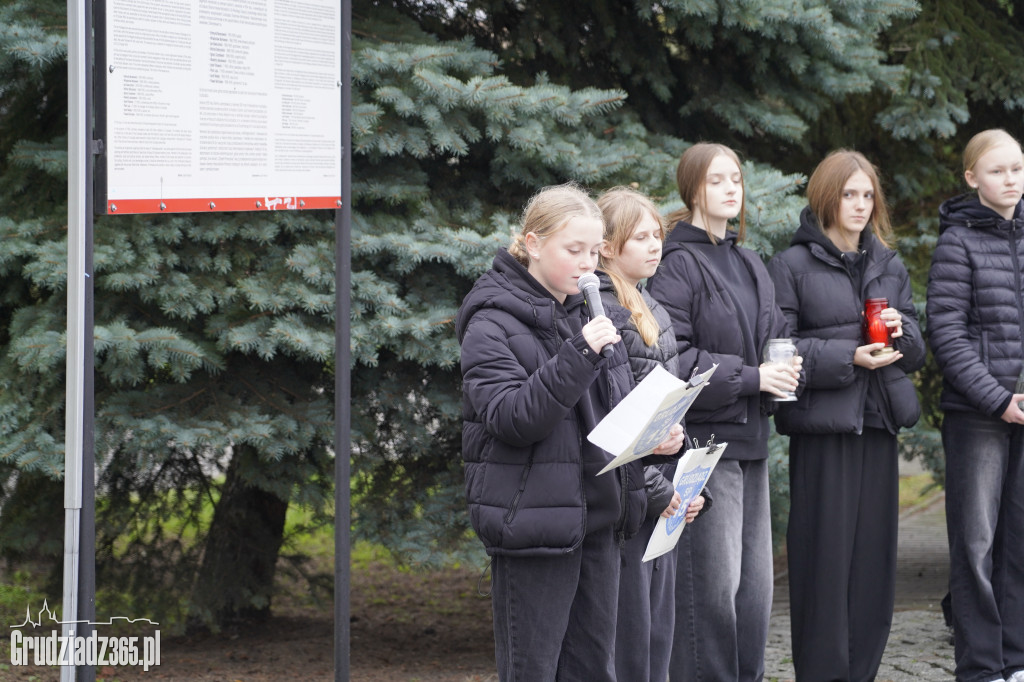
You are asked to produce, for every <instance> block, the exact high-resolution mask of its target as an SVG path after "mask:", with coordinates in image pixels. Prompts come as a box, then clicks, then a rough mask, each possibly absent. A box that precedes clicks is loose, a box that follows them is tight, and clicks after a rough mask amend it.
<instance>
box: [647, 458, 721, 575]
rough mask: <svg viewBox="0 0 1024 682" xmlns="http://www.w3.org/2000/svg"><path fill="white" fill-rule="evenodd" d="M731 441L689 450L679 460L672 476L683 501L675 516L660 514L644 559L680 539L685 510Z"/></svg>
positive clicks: (667, 548) (669, 547)
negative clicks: (662, 515) (661, 515)
mask: <svg viewBox="0 0 1024 682" xmlns="http://www.w3.org/2000/svg"><path fill="white" fill-rule="evenodd" d="M727 445H729V444H728V443H719V444H717V445H710V446H708V447H703V448H699V449H696V450H687V451H686V452H685V453H684V454H683V456H682V457H680V458H679V463H678V464H677V465H676V472H675V475H674V476H673V477H672V485H673V487H675V489H676V492H677V493H679V497H681V498H682V500H683V503H682V505H680V507H679V511H677V512H676V513H675V514H674V515H673V516H672V518H668V519H666V518H664V517H662V518H660V519H658V523H657V525H656V526H655V527H654V532H653V533H651V539H650V541H649V542H648V543H647V551H646V552H644V558H643V560H644V561H650V560H651V559H654V558H656V557H659V556H661V555H662V554H664V553H666V552H670V551H672V548H673V547H675V546H676V543H678V542H679V536H680V535H682V534H683V530H684V529H685V528H686V510H687V509H689V508H690V503H691V502H693V501H694V500H695V499H697V496H698V495H700V491H702V490H703V489H704V486H705V485H707V482H708V479H709V478H711V472H712V471H714V469H715V465H716V464H718V460H719V459H720V458H721V456H722V452H723V451H724V450H725V448H726V446H727Z"/></svg>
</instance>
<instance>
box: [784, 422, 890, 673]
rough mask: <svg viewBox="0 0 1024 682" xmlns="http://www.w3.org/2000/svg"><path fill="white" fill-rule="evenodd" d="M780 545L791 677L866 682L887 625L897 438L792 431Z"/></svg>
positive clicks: (875, 668)
mask: <svg viewBox="0 0 1024 682" xmlns="http://www.w3.org/2000/svg"><path fill="white" fill-rule="evenodd" d="M789 453H790V462H789V480H790V497H791V507H790V513H789V529H788V531H787V534H786V546H787V553H788V560H789V594H790V597H789V598H790V609H791V612H792V634H793V663H794V667H795V668H796V678H797V680H805V681H807V682H823V681H826V680H843V681H849V682H866V681H869V680H873V679H874V678H875V675H876V673H877V672H878V666H879V664H880V663H881V661H882V654H883V653H884V652H885V644H886V641H887V640H888V638H889V628H890V626H891V624H892V611H893V601H894V597H895V580H896V533H897V523H898V517H899V468H898V459H897V457H898V455H897V449H896V436H895V435H893V434H890V433H888V432H887V431H884V430H880V429H871V428H866V429H864V432H863V433H862V434H860V435H857V434H821V435H819V434H801V435H794V436H792V437H791V438H790V446H789Z"/></svg>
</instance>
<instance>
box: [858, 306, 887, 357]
mask: <svg viewBox="0 0 1024 682" xmlns="http://www.w3.org/2000/svg"><path fill="white" fill-rule="evenodd" d="M888 307H889V301H888V300H887V299H884V298H869V299H868V300H866V301H864V340H865V341H866V342H867V343H884V344H885V348H882V349H881V350H877V351H875V352H874V354H875V355H880V354H882V353H891V352H892V337H891V336H890V334H891V331H890V329H889V327H887V326H886V324H885V320H883V319H882V311H883V310H885V309H886V308H888Z"/></svg>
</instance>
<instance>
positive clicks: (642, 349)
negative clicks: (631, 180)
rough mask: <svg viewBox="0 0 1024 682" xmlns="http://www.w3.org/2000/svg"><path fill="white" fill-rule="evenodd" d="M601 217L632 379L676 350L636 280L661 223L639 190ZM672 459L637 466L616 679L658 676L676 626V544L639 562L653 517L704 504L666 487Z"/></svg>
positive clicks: (658, 680) (608, 285)
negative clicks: (640, 480)
mask: <svg viewBox="0 0 1024 682" xmlns="http://www.w3.org/2000/svg"><path fill="white" fill-rule="evenodd" d="M597 205H598V206H599V207H600V208H601V213H602V214H603V215H604V222H605V232H604V234H605V242H604V244H603V245H602V246H601V258H600V265H599V267H600V271H599V272H598V277H599V278H600V280H601V300H602V302H603V303H604V309H605V310H606V311H609V312H608V314H609V315H613V316H614V315H616V313H618V311H620V310H621V311H624V312H625V314H626V315H628V321H627V322H626V323H625V325H624V326H622V327H620V329H619V333H620V334H621V336H622V343H623V346H624V347H625V349H626V353H627V354H628V355H629V364H630V368H631V369H632V371H633V379H634V380H636V381H637V382H640V381H643V379H644V377H646V376H647V375H648V374H649V373H650V372H651V371H652V370H653V369H654V368H655V367H657V366H661V367H664V368H665V369H666V370H668V371H669V372H671V373H672V374H676V372H677V364H678V363H677V351H676V339H675V334H674V333H673V331H672V320H671V319H670V318H669V316H668V312H666V311H665V309H664V308H663V307H662V306H661V304H659V303H658V302H657V301H655V300H654V299H653V298H651V295H650V294H649V293H647V289H645V288H644V285H643V280H646V279H647V278H648V277H650V276H651V275H653V274H654V271H655V270H656V269H657V268H658V264H659V263H660V262H661V245H662V242H663V241H664V239H665V225H664V222H663V220H662V218H661V215H660V214H659V213H658V209H657V207H655V205H654V204H653V203H652V202H651V200H650V199H649V198H648V197H647V196H646V195H644V194H642V193H641V192H638V191H636V190H634V189H631V188H629V187H615V188H612V189H610V190H608V191H606V192H604V193H603V194H602V195H601V196H600V197H599V198H598V200H597ZM675 467H676V465H675V462H671V463H664V464H648V465H646V466H645V467H644V474H645V480H646V488H647V518H646V520H645V521H644V523H643V525H642V526H641V527H640V532H639V533H637V534H636V535H635V536H633V537H632V538H631V539H629V540H627V541H626V543H625V544H624V545H623V547H622V574H621V576H620V578H619V614H618V623H617V626H616V637H615V669H616V670H617V671H618V679H619V680H636V681H637V682H647V681H650V682H665V680H666V679H667V678H668V669H669V655H670V654H671V651H672V634H673V631H674V628H675V581H676V551H675V550H672V551H671V552H668V553H666V554H663V555H662V556H659V557H657V558H656V559H653V560H651V561H648V562H644V561H643V556H644V553H645V551H646V549H647V543H648V542H649V541H650V538H651V533H652V532H653V531H654V528H655V526H656V524H657V522H658V518H659V517H665V518H669V517H671V516H673V515H675V514H684V515H685V519H686V522H687V523H690V522H692V521H693V520H694V519H696V518H697V515H698V514H702V513H703V512H704V511H706V510H707V509H709V508H710V507H711V503H710V502H707V503H705V500H710V493H708V492H707V491H706V490H705V491H704V493H703V494H702V495H698V496H697V498H696V499H695V500H694V501H693V502H692V503H691V504H690V506H689V507H688V509H686V510H685V511H684V512H681V511H680V510H679V507H680V504H681V503H682V500H681V499H680V497H679V493H678V492H676V491H675V490H674V489H673V487H672V476H673V474H674V472H675Z"/></svg>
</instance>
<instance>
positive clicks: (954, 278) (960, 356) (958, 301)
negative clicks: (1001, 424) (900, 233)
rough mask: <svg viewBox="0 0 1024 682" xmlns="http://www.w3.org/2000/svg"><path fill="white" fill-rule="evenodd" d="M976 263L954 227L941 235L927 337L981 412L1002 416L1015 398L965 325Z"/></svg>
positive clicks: (931, 276)
mask: <svg viewBox="0 0 1024 682" xmlns="http://www.w3.org/2000/svg"><path fill="white" fill-rule="evenodd" d="M973 274H974V273H973V268H972V266H971V262H970V259H969V257H968V255H967V248H966V247H965V246H964V244H963V242H962V241H961V240H960V238H959V236H958V235H957V233H956V231H955V230H946V231H945V232H943V233H942V234H941V235H939V241H938V244H936V246H935V252H934V253H933V254H932V266H931V270H930V271H929V273H928V303H927V308H926V310H927V313H928V340H929V342H930V343H931V347H932V353H933V354H934V355H935V361H936V362H937V363H938V365H939V368H940V369H941V370H942V375H943V377H944V379H945V380H946V381H947V382H949V384H951V385H952V387H953V388H954V389H955V390H956V391H957V392H958V393H959V394H960V395H962V396H964V397H965V398H966V399H967V400H968V401H969V402H970V403H971V404H972V405H974V406H975V407H976V408H977V409H978V410H979V411H980V412H982V413H984V414H988V415H991V416H993V417H998V416H1001V415H1002V413H1003V412H1004V411H1005V410H1006V407H1007V406H1008V405H1009V404H1010V400H1012V399H1013V394H1012V393H1011V392H1010V391H1009V390H1007V389H1005V388H1003V387H1002V386H1001V385H1000V384H999V382H998V381H997V380H996V378H995V377H994V376H992V373H991V372H990V371H989V369H988V366H987V365H986V364H985V361H984V359H983V358H982V357H981V355H980V354H979V352H978V347H977V345H976V343H975V342H972V341H971V339H970V337H969V335H968V331H967V316H968V311H969V310H970V309H971V306H972V305H973V300H974V296H973V293H974V292H973V291H972V286H973V284H972V282H973V281H974V277H973Z"/></svg>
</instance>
